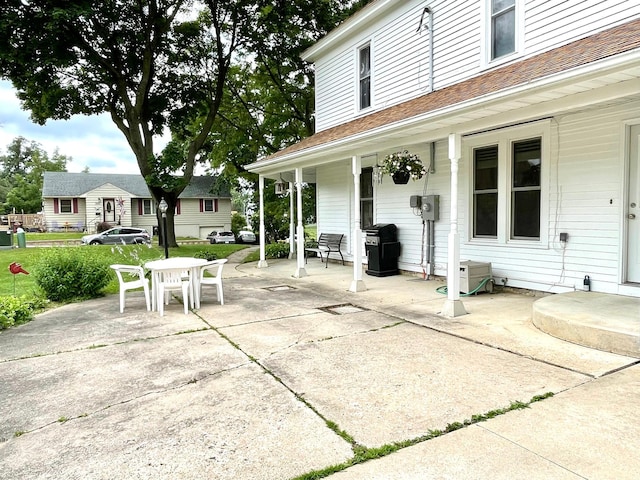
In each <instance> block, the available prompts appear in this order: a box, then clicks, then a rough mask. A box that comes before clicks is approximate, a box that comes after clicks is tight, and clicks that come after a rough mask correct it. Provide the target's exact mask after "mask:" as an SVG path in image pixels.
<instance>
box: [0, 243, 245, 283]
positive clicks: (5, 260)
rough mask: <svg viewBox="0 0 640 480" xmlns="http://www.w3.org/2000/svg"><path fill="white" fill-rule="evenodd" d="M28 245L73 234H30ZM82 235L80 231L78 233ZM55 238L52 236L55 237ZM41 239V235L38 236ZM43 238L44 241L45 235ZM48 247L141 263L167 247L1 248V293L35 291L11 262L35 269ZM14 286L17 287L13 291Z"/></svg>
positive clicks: (185, 251) (224, 249) (227, 249)
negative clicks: (11, 267) (34, 240)
mask: <svg viewBox="0 0 640 480" xmlns="http://www.w3.org/2000/svg"><path fill="white" fill-rule="evenodd" d="M27 235H28V236H27V245H28V242H29V239H30V238H31V237H32V236H35V235H38V236H39V235H62V236H66V237H69V236H71V235H74V234H72V233H60V234H57V233H52V234H27ZM75 235H80V236H81V234H75ZM53 238H56V237H50V238H48V240H52V239H53ZM76 238H78V237H76ZM39 239H40V238H39ZM56 239H60V240H72V239H73V237H71V238H56ZM43 240H45V239H44V238H43ZM45 248H82V249H88V250H89V251H91V252H94V253H95V255H99V256H104V257H105V258H106V259H107V261H108V262H109V263H125V264H142V263H144V262H145V261H149V260H155V259H160V258H164V249H163V248H159V247H157V246H151V247H148V246H145V245H126V246H118V247H117V248H115V247H112V246H109V245H100V246H91V247H89V246H67V247H29V248H13V249H3V250H0V295H13V294H14V291H15V294H17V295H22V294H27V295H29V294H32V293H35V292H36V284H35V279H34V276H33V275H24V274H21V273H20V274H17V275H13V274H12V273H11V272H10V271H9V265H10V264H11V263H12V262H17V263H19V264H21V265H22V268H23V269H24V270H26V271H27V272H30V273H32V272H34V269H35V268H36V265H37V263H38V259H39V257H40V253H41V252H42V251H43V250H44V249H45ZM243 248H246V245H208V244H207V245H183V246H180V247H177V248H170V249H169V256H170V257H191V256H193V255H194V254H195V253H196V252H201V251H207V252H214V253H215V254H216V256H217V257H218V258H226V257H228V256H229V255H230V254H231V253H233V252H235V251H238V250H242V249H243ZM14 289H15V290H14ZM104 292H105V293H117V292H118V281H117V279H116V278H115V275H114V277H113V279H112V280H111V282H110V283H109V285H107V287H106V288H105V290H104Z"/></svg>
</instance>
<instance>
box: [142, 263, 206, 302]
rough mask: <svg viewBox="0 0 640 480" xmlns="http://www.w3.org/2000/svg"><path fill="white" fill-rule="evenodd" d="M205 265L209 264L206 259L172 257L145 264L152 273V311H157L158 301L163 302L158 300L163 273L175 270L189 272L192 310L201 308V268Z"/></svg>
mask: <svg viewBox="0 0 640 480" xmlns="http://www.w3.org/2000/svg"><path fill="white" fill-rule="evenodd" d="M205 263H207V260H206V259H204V258H194V257H172V258H165V259H163V260H153V261H151V262H147V263H145V264H144V268H146V269H147V270H150V271H151V309H152V310H157V309H158V301H162V299H159V298H158V282H159V281H160V279H161V275H162V271H163V270H170V269H174V268H181V269H183V270H185V271H189V280H190V281H191V282H190V283H191V287H190V291H189V295H190V297H191V302H190V303H191V308H194V307H195V308H200V295H199V293H200V286H199V281H200V267H201V266H202V265H204V264H205Z"/></svg>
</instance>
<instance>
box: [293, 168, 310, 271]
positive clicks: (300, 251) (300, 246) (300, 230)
mask: <svg viewBox="0 0 640 480" xmlns="http://www.w3.org/2000/svg"><path fill="white" fill-rule="evenodd" d="M296 196H297V200H298V209H297V210H298V212H297V213H298V215H297V218H298V227H297V229H296V234H297V235H298V241H297V242H296V243H297V245H296V250H297V251H296V258H297V260H298V261H297V264H298V267H297V268H296V273H294V274H293V276H294V277H295V278H302V277H306V276H307V271H306V270H305V268H304V226H303V225H302V168H301V167H298V168H296Z"/></svg>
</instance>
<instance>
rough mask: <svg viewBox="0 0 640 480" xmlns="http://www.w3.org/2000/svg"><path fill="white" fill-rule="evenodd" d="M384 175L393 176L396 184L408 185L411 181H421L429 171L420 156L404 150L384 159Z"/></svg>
mask: <svg viewBox="0 0 640 480" xmlns="http://www.w3.org/2000/svg"><path fill="white" fill-rule="evenodd" d="M382 173H386V174H388V175H391V177H392V178H393V182H394V183H397V184H406V183H408V182H409V179H412V180H419V179H421V178H422V177H423V176H424V175H425V174H426V173H427V171H426V170H425V168H424V165H422V161H421V160H420V157H419V156H418V155H416V154H414V153H409V152H408V151H407V150H404V151H401V152H396V153H390V154H389V155H387V156H386V157H384V160H383V162H382Z"/></svg>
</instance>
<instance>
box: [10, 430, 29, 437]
mask: <svg viewBox="0 0 640 480" xmlns="http://www.w3.org/2000/svg"><path fill="white" fill-rule="evenodd" d="M25 433H27V432H25V431H24V430H16V431H15V432H13V436H14V437H16V438H17V437H21V436H22V435H24V434H25Z"/></svg>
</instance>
